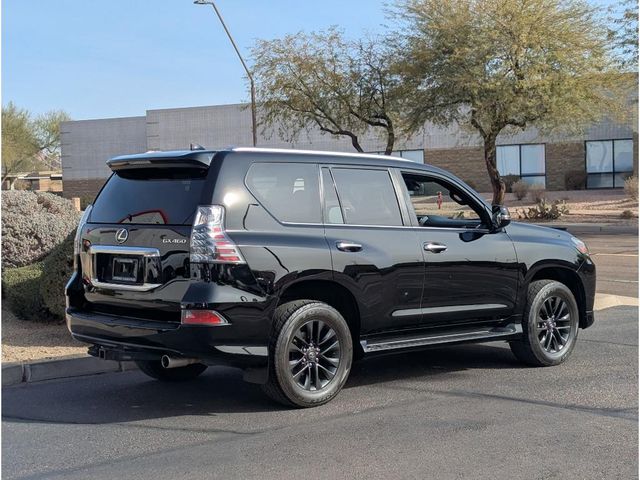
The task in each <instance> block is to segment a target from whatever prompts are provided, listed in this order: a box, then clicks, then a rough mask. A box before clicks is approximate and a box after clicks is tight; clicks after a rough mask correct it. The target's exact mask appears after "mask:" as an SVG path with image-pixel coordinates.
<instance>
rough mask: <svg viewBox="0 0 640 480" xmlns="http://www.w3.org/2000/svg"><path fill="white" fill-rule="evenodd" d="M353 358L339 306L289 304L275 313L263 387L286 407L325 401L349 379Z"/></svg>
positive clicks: (315, 303) (303, 405) (308, 302)
mask: <svg viewBox="0 0 640 480" xmlns="http://www.w3.org/2000/svg"><path fill="white" fill-rule="evenodd" d="M352 358H353V344H352V340H351V332H350V331H349V326H348V325H347V322H346V321H345V319H344V318H343V317H342V315H340V313H339V312H338V311H337V310H336V309H335V308H333V307H331V306H329V305H327V304H326V303H322V302H318V301H316V300H296V301H292V302H288V303H285V304H283V305H280V306H279V307H278V308H277V309H276V312H275V314H274V326H273V333H272V336H271V340H270V344H269V379H268V381H267V383H266V384H265V385H264V386H263V390H264V392H265V393H266V394H267V395H268V396H269V397H271V398H272V399H273V400H276V401H277V402H279V403H282V404H284V405H287V406H296V407H315V406H318V405H322V404H325V403H327V402H329V401H330V400H332V399H333V398H334V397H335V396H336V395H337V394H338V393H339V392H340V390H341V389H342V387H343V386H344V384H345V382H346V381H347V378H348V376H349V372H350V371H351V362H352Z"/></svg>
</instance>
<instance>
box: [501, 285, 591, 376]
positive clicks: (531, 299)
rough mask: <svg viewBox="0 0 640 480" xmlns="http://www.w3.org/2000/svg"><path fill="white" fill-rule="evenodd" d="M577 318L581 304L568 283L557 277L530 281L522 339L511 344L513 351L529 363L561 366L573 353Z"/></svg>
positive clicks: (523, 318)
mask: <svg viewBox="0 0 640 480" xmlns="http://www.w3.org/2000/svg"><path fill="white" fill-rule="evenodd" d="M578 320H579V310H578V305H577V303H576V300H575V298H574V296H573V293H572V292H571V290H569V288H568V287H567V286H566V285H564V284H562V283H560V282H556V281H555V280H537V281H535V282H531V284H530V285H529V290H528V292H527V306H526V308H525V311H524V315H523V317H522V338H521V339H520V340H517V341H513V342H511V343H510V344H509V345H510V347H511V351H512V352H513V353H514V355H515V356H516V357H517V358H518V360H520V361H521V362H523V363H526V364H527V365H531V366H534V367H549V366H553V365H559V364H561V363H562V362H564V361H565V360H566V359H567V358H569V356H570V355H571V352H573V349H574V347H575V344H576V340H577V338H578Z"/></svg>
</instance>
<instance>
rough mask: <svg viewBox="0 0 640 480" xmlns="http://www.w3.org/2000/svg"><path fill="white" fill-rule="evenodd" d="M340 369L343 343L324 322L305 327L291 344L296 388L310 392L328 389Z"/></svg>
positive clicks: (300, 329) (315, 321)
mask: <svg viewBox="0 0 640 480" xmlns="http://www.w3.org/2000/svg"><path fill="white" fill-rule="evenodd" d="M339 366H340V341H339V340H338V336H337V335H336V332H335V331H334V330H333V329H332V328H331V327H330V326H329V325H327V324H326V323H324V322H323V321H322V320H311V321H309V322H307V323H305V324H303V325H302V326H301V327H300V328H299V329H298V330H297V331H296V333H295V334H294V335H293V337H292V339H291V341H290V342H289V372H290V374H291V376H292V379H293V381H294V382H295V384H296V385H297V386H298V387H300V388H302V389H304V390H307V391H318V390H322V389H323V388H325V387H326V386H327V385H328V384H329V383H330V382H331V381H332V380H333V378H334V377H335V375H336V373H337V371H338V367H339Z"/></svg>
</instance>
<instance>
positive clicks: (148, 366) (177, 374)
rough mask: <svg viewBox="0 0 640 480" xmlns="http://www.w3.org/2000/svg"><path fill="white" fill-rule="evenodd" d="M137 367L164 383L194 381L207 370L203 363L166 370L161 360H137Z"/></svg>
mask: <svg viewBox="0 0 640 480" xmlns="http://www.w3.org/2000/svg"><path fill="white" fill-rule="evenodd" d="M136 365H138V368H139V369H140V371H141V372H142V373H144V374H145V375H148V376H149V377H151V378H154V379H156V380H160V381H162V382H184V381H187V380H193V379H194V378H196V377H197V376H199V375H200V374H201V373H202V372H204V371H205V370H206V369H207V366H206V365H203V364H202V363H194V364H191V365H187V366H184V367H177V368H164V367H163V366H162V365H161V364H160V360H137V361H136Z"/></svg>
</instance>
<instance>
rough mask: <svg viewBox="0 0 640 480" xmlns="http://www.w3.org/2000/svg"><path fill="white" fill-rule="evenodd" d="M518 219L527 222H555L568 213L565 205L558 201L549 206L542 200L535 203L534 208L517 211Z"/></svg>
mask: <svg viewBox="0 0 640 480" xmlns="http://www.w3.org/2000/svg"><path fill="white" fill-rule="evenodd" d="M517 213H518V217H519V218H525V219H527V220H557V219H558V218H560V217H561V216H562V215H566V214H567V213H569V208H568V207H567V205H566V204H565V203H564V202H563V201H560V200H555V201H554V202H553V203H552V204H551V205H549V204H548V203H547V201H546V200H545V199H544V198H543V199H541V200H540V201H538V202H536V204H535V206H533V207H530V208H528V209H524V208H523V209H522V210H520V211H517Z"/></svg>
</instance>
